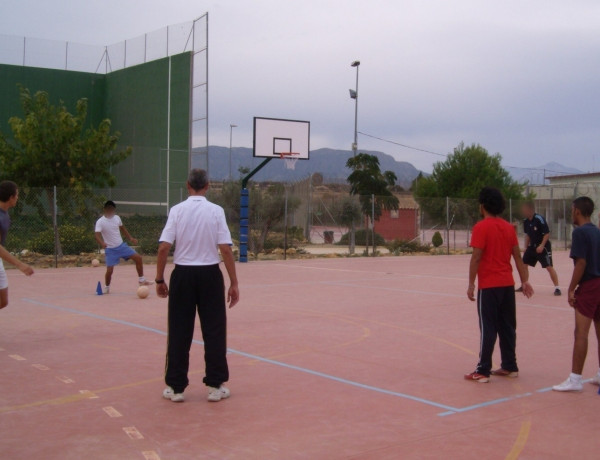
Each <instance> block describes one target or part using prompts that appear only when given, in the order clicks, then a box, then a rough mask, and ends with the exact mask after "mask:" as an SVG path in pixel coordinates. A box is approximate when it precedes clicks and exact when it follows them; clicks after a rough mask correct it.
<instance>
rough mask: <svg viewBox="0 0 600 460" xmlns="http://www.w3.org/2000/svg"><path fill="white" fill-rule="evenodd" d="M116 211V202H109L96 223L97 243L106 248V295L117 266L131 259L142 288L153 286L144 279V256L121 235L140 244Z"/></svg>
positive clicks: (105, 204)
mask: <svg viewBox="0 0 600 460" xmlns="http://www.w3.org/2000/svg"><path fill="white" fill-rule="evenodd" d="M116 210H117V205H116V204H115V203H114V201H107V202H106V203H104V215H103V216H102V217H101V218H100V219H98V221H97V222H96V235H95V236H96V241H97V242H98V244H99V245H100V246H102V247H103V248H104V255H105V258H106V275H105V285H104V290H103V291H104V294H108V293H109V292H110V281H111V279H112V274H113V270H114V268H115V265H119V262H120V260H121V259H124V260H129V259H131V260H133V261H134V262H135V268H136V269H137V272H138V276H139V278H140V279H139V284H140V286H150V285H151V284H153V283H152V282H150V281H146V278H144V264H143V263H142V256H140V255H139V254H138V253H137V252H135V251H134V250H133V249H131V248H130V247H129V245H128V244H127V243H125V242H124V241H123V237H122V236H121V233H123V234H124V235H125V237H126V238H127V239H128V240H129V241H131V242H132V243H133V244H137V242H138V241H137V240H136V239H135V238H133V237H132V236H131V235H130V234H129V232H128V231H127V229H126V228H125V226H124V225H123V222H122V221H121V218H120V217H119V216H117V215H116Z"/></svg>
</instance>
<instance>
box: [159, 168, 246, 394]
mask: <svg viewBox="0 0 600 460" xmlns="http://www.w3.org/2000/svg"><path fill="white" fill-rule="evenodd" d="M208 187H209V183H208V176H207V174H206V171H204V170H201V169H194V170H192V171H191V172H190V174H189V177H188V181H187V189H188V194H189V197H188V199H187V200H186V201H184V202H182V203H180V204H178V205H176V206H173V208H172V209H171V211H170V212H169V217H168V219H167V224H166V225H165V228H164V230H163V232H162V235H161V237H160V246H159V250H158V260H157V268H156V292H157V294H158V296H159V297H167V296H168V297H169V318H168V323H169V331H168V339H167V356H166V365H165V383H166V384H167V388H165V390H164V391H163V397H164V398H165V399H170V400H171V401H173V402H182V401H183V400H184V398H183V392H184V390H185V388H186V387H187V386H188V384H189V380H188V370H189V354H190V347H191V345H192V340H193V337H194V322H195V319H196V312H197V313H198V316H199V317H200V327H201V330H202V338H203V341H204V359H205V364H206V370H205V372H206V374H205V377H204V383H205V385H206V386H207V387H208V400H209V401H213V402H216V401H220V400H222V399H226V398H228V397H229V396H230V394H231V393H230V391H229V389H228V388H226V387H225V386H224V385H223V383H225V382H227V381H228V380H229V368H228V365H227V315H226V303H225V283H224V280H223V274H222V272H221V268H220V267H219V262H220V258H219V251H220V252H221V256H222V258H223V262H224V265H225V269H226V271H227V274H228V275H229V281H230V287H229V290H228V291H227V301H228V302H229V308H231V307H233V306H234V305H235V304H236V303H237V302H238V300H239V289H238V282H237V275H236V270H235V262H234V258H233V252H232V250H231V244H232V242H231V235H230V233H229V228H228V227H227V222H226V220H225V212H224V211H223V208H221V207H220V206H217V205H215V204H213V203H211V202H209V201H208V200H207V199H206V197H205V195H206V192H207V190H208ZM174 243H176V246H175V253H174V255H173V262H174V263H175V268H174V270H173V272H172V273H171V279H170V289H169V287H168V286H167V283H166V282H165V279H164V272H165V267H166V264H167V256H168V254H169V251H170V249H171V246H172V245H173V244H174Z"/></svg>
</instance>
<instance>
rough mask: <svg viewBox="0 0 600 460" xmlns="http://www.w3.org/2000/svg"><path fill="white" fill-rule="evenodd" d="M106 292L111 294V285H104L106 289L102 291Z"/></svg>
mask: <svg viewBox="0 0 600 460" xmlns="http://www.w3.org/2000/svg"><path fill="white" fill-rule="evenodd" d="M102 292H103V293H104V294H110V286H104V289H103V291H102Z"/></svg>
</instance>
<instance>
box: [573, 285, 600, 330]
mask: <svg viewBox="0 0 600 460" xmlns="http://www.w3.org/2000/svg"><path fill="white" fill-rule="evenodd" d="M575 308H576V309H577V311H578V312H579V313H581V314H582V315H583V316H586V317H588V318H592V319H593V320H594V321H600V278H592V279H591V280H587V281H585V282H583V283H581V284H580V285H579V287H578V288H577V290H576V291H575Z"/></svg>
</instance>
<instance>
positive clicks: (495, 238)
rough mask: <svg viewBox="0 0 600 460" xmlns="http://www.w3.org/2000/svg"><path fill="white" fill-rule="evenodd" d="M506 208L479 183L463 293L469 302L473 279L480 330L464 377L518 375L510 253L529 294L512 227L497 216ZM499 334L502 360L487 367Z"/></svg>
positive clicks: (480, 378)
mask: <svg viewBox="0 0 600 460" xmlns="http://www.w3.org/2000/svg"><path fill="white" fill-rule="evenodd" d="M505 207H506V203H505V201H504V197H503V196H502V193H501V192H500V191H499V190H498V189H495V188H493V187H484V188H483V189H482V190H481V192H480V193H479V212H480V213H481V216H482V217H483V220H481V221H479V222H478V223H477V224H476V225H475V226H474V227H473V234H472V237H471V247H472V248H473V255H472V256H471V264H470V266H469V287H468V289H467V297H468V298H469V300H471V301H475V278H476V277H477V281H478V291H477V312H478V314H479V329H480V331H481V342H480V343H481V348H480V351H479V363H478V364H477V369H476V370H475V372H472V373H470V374H467V375H465V379H466V380H472V381H475V382H480V383H487V382H489V381H490V374H494V375H499V376H502V377H518V375H519V368H518V367H517V356H516V353H515V347H516V340H517V334H516V330H517V314H516V302H515V280H514V279H513V268H512V265H511V263H510V259H511V257H513V258H514V259H515V264H516V265H517V270H518V272H519V276H520V278H521V283H522V286H523V294H525V296H526V297H528V298H529V297H531V296H532V295H533V288H532V287H531V284H529V281H528V272H527V269H526V267H525V265H524V264H523V260H522V259H521V251H520V249H519V242H518V240H517V233H516V232H515V229H514V227H513V226H512V225H511V224H509V223H508V222H507V221H505V220H504V219H502V218H501V217H499V216H500V215H501V214H502V212H504V209H505ZM496 336H498V337H499V338H500V352H501V355H502V364H501V366H500V368H499V369H497V370H494V371H492V354H493V353H494V346H495V345H496Z"/></svg>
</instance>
